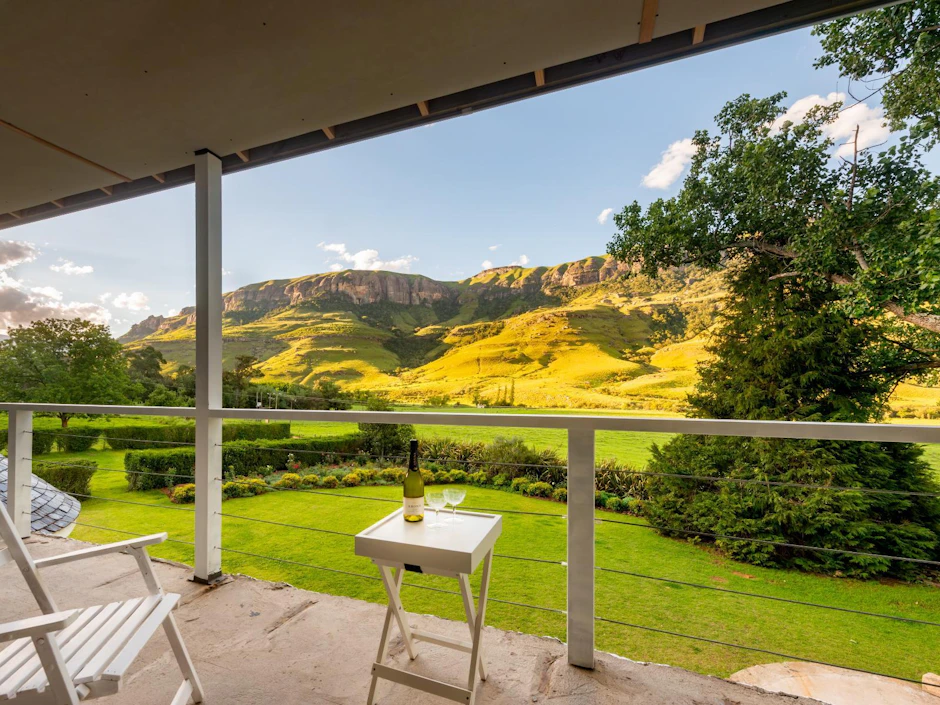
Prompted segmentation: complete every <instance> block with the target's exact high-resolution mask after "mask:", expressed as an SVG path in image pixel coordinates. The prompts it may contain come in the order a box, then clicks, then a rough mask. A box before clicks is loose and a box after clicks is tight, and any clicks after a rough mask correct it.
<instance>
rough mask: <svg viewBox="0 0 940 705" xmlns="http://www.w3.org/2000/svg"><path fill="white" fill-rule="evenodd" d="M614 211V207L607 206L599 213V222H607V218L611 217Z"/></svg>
mask: <svg viewBox="0 0 940 705" xmlns="http://www.w3.org/2000/svg"><path fill="white" fill-rule="evenodd" d="M613 212H614V209H613V208H605V209H604V210H602V211H601V212H600V213H598V214H597V222H598V223H600V224H601V225H603V224H604V223H606V222H607V219H608V218H609V217H610V214H611V213H613Z"/></svg>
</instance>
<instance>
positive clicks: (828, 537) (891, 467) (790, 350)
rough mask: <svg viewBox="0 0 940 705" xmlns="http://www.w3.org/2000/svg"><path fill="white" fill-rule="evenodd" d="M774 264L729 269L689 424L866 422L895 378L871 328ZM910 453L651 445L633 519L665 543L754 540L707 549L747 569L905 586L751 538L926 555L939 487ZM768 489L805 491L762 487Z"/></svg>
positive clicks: (866, 562) (847, 561) (769, 443)
mask: <svg viewBox="0 0 940 705" xmlns="http://www.w3.org/2000/svg"><path fill="white" fill-rule="evenodd" d="M783 265H784V263H782V262H780V261H778V260H776V259H775V258H771V257H759V256H752V257H751V258H750V260H749V261H748V262H747V263H742V264H739V265H738V266H736V267H735V269H734V271H733V272H732V273H731V276H730V277H729V278H730V280H731V285H730V289H731V290H730V292H729V293H730V295H729V302H728V306H727V308H726V309H725V310H724V311H723V312H722V321H721V324H720V326H719V327H718V329H717V330H716V331H715V332H714V335H713V336H712V339H711V343H710V346H709V349H710V350H709V351H710V352H711V353H712V355H713V358H712V361H711V362H709V363H708V364H707V365H705V366H703V367H702V370H701V373H702V374H701V381H700V382H699V384H698V387H697V389H696V393H695V394H693V395H691V396H690V399H689V401H690V405H691V407H692V409H693V411H692V415H694V416H699V417H708V418H735V419H787V420H793V421H850V422H863V421H867V420H869V419H870V418H871V417H872V416H873V415H877V414H878V413H879V411H880V409H881V408H882V406H883V404H884V401H885V399H886V398H887V396H888V394H889V392H890V391H891V389H892V388H893V386H894V383H895V382H896V380H897V377H896V374H897V373H891V372H887V371H885V366H884V365H883V364H882V363H881V362H880V358H881V356H882V352H881V350H880V348H879V346H878V345H873V344H872V341H873V340H876V339H877V338H878V336H879V331H878V328H877V325H875V324H874V323H872V322H868V321H854V320H852V319H851V318H850V317H849V316H848V315H847V314H846V313H845V312H844V310H843V309H842V307H841V306H840V305H839V299H838V296H837V294H836V292H834V290H833V287H832V286H831V285H830V284H828V283H826V282H821V283H816V282H813V281H812V280H808V281H805V280H802V279H801V278H797V277H785V278H780V279H774V278H773V277H774V275H775V274H776V273H779V272H780V271H781V270H782V268H783ZM921 456H922V450H921V449H920V448H918V447H917V446H913V445H909V444H897V443H885V444H881V443H850V442H834V441H802V440H787V439H766V438H740V437H720V436H693V435H683V436H677V437H676V438H675V439H674V440H672V441H671V442H669V443H667V444H666V445H665V446H664V447H662V448H654V453H653V459H652V461H651V462H650V465H649V470H650V471H651V472H652V473H654V475H653V476H652V477H650V478H649V482H648V483H647V487H646V490H647V493H648V496H649V500H648V501H647V502H646V503H645V505H644V509H645V514H646V516H647V517H648V518H649V519H650V521H651V522H652V523H653V524H654V525H656V526H659V527H661V528H662V529H664V530H666V531H665V532H666V533H667V535H668V534H669V533H670V532H669V531H668V529H678V530H679V531H680V532H693V533H692V536H701V538H703V539H704V540H709V538H710V537H709V536H708V535H719V536H731V537H741V538H752V539H753V538H756V539H759V541H756V542H755V541H743V540H732V539H726V538H719V539H717V540H716V541H715V543H716V544H717V545H718V547H720V548H721V549H723V550H724V551H726V552H727V553H729V554H730V555H732V556H733V557H735V558H738V559H740V560H745V561H749V562H752V563H755V564H758V565H764V566H774V567H799V568H803V569H807V570H814V571H824V572H836V571H841V572H842V573H844V574H849V575H855V576H858V577H872V576H875V575H881V574H892V575H897V576H901V577H908V576H912V575H914V574H915V573H916V572H917V570H916V568H917V565H916V564H912V563H907V562H896V561H890V560H888V559H884V558H873V557H871V556H864V555H855V554H842V553H836V552H826V551H823V552H817V551H809V550H802V549H794V548H789V547H785V546H777V545H772V544H770V543H764V542H768V541H770V542H780V543H787V544H794V545H797V544H798V545H810V546H819V547H822V548H831V549H840V550H849V551H855V552H857V553H859V554H861V553H868V554H880V555H893V556H904V557H908V558H918V559H927V560H933V559H935V558H936V554H937V552H938V546H940V502H938V501H937V500H936V499H934V498H932V497H929V496H927V494H929V493H935V492H937V491H938V489H940V488H938V486H937V484H936V482H935V481H934V480H933V478H932V475H931V472H930V469H929V467H928V466H927V464H926V463H925V462H924V461H923V460H922V458H921ZM686 476H687V477H688V479H686ZM696 476H706V477H709V478H716V477H717V478H724V479H725V481H715V480H713V479H709V480H707V481H706V480H696V479H694V478H695V477H696ZM742 480H750V481H754V480H757V481H759V482H757V483H750V482H740V481H742ZM768 480H769V481H772V482H773V483H793V484H794V485H811V487H804V486H790V485H789V484H787V485H781V484H770V483H768V484H763V482H764V481H768ZM819 486H823V487H827V486H828V487H831V486H835V487H840V488H842V487H863V488H868V489H875V490H888V491H889V492H888V493H885V494H881V493H877V492H858V491H843V490H835V489H817V488H818V487H819ZM898 491H901V492H905V491H907V492H914V493H921V494H914V495H911V496H905V495H902V494H895V492H898ZM678 535H679V536H688V535H689V534H686V533H680V534H678Z"/></svg>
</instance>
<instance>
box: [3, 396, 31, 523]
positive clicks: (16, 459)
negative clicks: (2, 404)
mask: <svg viewBox="0 0 940 705" xmlns="http://www.w3.org/2000/svg"><path fill="white" fill-rule="evenodd" d="M7 434H8V435H7V512H8V513H9V514H10V518H11V519H12V520H13V525H14V526H15V527H16V530H17V532H18V533H19V535H20V537H22V538H26V537H27V536H29V533H30V520H31V519H32V497H31V496H30V495H31V492H32V490H31V487H32V484H33V412H32V411H11V412H10V413H9V426H8V427H7Z"/></svg>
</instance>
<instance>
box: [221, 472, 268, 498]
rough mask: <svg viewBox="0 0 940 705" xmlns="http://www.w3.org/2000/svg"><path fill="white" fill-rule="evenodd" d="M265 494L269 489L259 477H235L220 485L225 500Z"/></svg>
mask: <svg viewBox="0 0 940 705" xmlns="http://www.w3.org/2000/svg"><path fill="white" fill-rule="evenodd" d="M265 492H270V488H269V487H268V484H267V483H266V482H265V481H264V480H262V479H261V478H259V477H236V478H235V479H234V480H232V481H231V482H226V483H225V484H224V485H222V496H223V497H225V498H226V499H236V498H238V497H254V496H255V495H259V494H264V493H265Z"/></svg>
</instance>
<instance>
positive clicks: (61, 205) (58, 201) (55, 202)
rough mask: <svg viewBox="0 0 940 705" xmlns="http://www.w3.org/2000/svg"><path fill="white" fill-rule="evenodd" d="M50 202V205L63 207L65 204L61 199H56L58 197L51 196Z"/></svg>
mask: <svg viewBox="0 0 940 705" xmlns="http://www.w3.org/2000/svg"><path fill="white" fill-rule="evenodd" d="M51 203H52V205H54V206H55V207H56V208H65V204H64V203H63V202H62V201H60V200H58V199H55V198H53V199H52V201H51Z"/></svg>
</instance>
